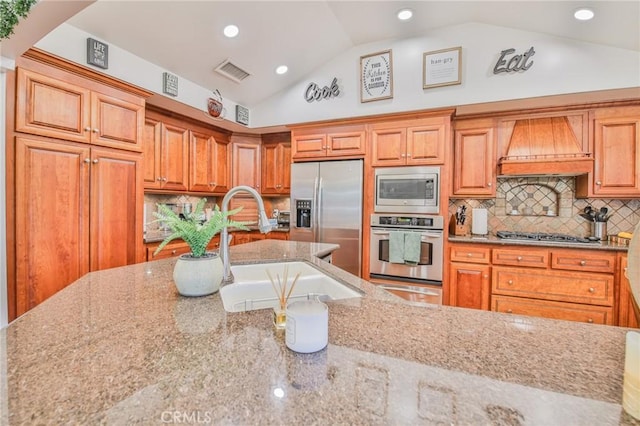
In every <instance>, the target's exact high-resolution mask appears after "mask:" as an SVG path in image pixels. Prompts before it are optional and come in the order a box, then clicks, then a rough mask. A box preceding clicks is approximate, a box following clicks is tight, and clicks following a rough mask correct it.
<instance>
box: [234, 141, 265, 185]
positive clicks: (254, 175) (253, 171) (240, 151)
mask: <svg viewBox="0 0 640 426" xmlns="http://www.w3.org/2000/svg"><path fill="white" fill-rule="evenodd" d="M232 146H233V155H232V158H233V166H232V175H233V178H232V183H233V186H238V185H246V186H250V187H251V188H253V189H255V190H256V191H260V145H259V144H258V143H245V142H233V144H232Z"/></svg>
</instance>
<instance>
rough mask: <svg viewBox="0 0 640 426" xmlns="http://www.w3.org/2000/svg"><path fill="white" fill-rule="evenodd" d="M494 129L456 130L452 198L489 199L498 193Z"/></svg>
mask: <svg viewBox="0 0 640 426" xmlns="http://www.w3.org/2000/svg"><path fill="white" fill-rule="evenodd" d="M493 135H494V131H493V127H483V128H476V129H457V130H456V131H455V140H454V163H453V167H454V172H453V194H454V195H456V196H468V197H473V198H490V197H494V196H495V193H496V189H495V181H496V173H495V159H494V157H493V155H494V154H493V152H494V136H493Z"/></svg>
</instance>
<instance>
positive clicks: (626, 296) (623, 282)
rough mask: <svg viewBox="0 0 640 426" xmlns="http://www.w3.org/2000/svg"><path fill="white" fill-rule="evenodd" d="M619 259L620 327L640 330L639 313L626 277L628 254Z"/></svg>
mask: <svg viewBox="0 0 640 426" xmlns="http://www.w3.org/2000/svg"><path fill="white" fill-rule="evenodd" d="M619 257H620V262H619V264H620V270H619V271H618V273H619V277H620V299H619V302H620V303H619V305H618V325H619V326H621V327H632V328H640V321H639V319H638V317H637V316H636V312H637V311H636V308H635V307H634V301H633V295H632V294H631V284H630V283H629V279H628V278H627V275H626V272H627V266H628V259H627V254H626V253H624V254H621V255H620V256H619Z"/></svg>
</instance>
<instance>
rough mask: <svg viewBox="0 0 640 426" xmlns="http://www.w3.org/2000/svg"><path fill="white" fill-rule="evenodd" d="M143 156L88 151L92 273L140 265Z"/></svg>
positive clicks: (110, 151) (106, 151) (115, 151)
mask: <svg viewBox="0 0 640 426" xmlns="http://www.w3.org/2000/svg"><path fill="white" fill-rule="evenodd" d="M141 165H142V154H139V153H132V152H126V151H117V150H112V149H108V148H92V149H91V223H90V229H91V237H90V242H91V245H90V248H91V270H92V271H98V270H101V269H108V268H115V267H118V266H125V265H131V264H134V263H137V262H141V261H142V260H143V259H142V256H143V253H142V250H143V244H144V243H143V240H142V205H143V201H144V196H143V192H142V167H141Z"/></svg>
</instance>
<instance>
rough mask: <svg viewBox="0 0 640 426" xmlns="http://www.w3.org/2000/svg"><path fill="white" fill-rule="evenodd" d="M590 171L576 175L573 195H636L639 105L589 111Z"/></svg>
mask: <svg viewBox="0 0 640 426" xmlns="http://www.w3.org/2000/svg"><path fill="white" fill-rule="evenodd" d="M591 118H592V122H593V152H594V160H595V162H594V170H593V173H592V174H589V175H585V176H578V177H577V178H576V196H578V197H593V198H638V197H640V107H620V108H601V109H596V110H594V111H593V112H592V113H591Z"/></svg>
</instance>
